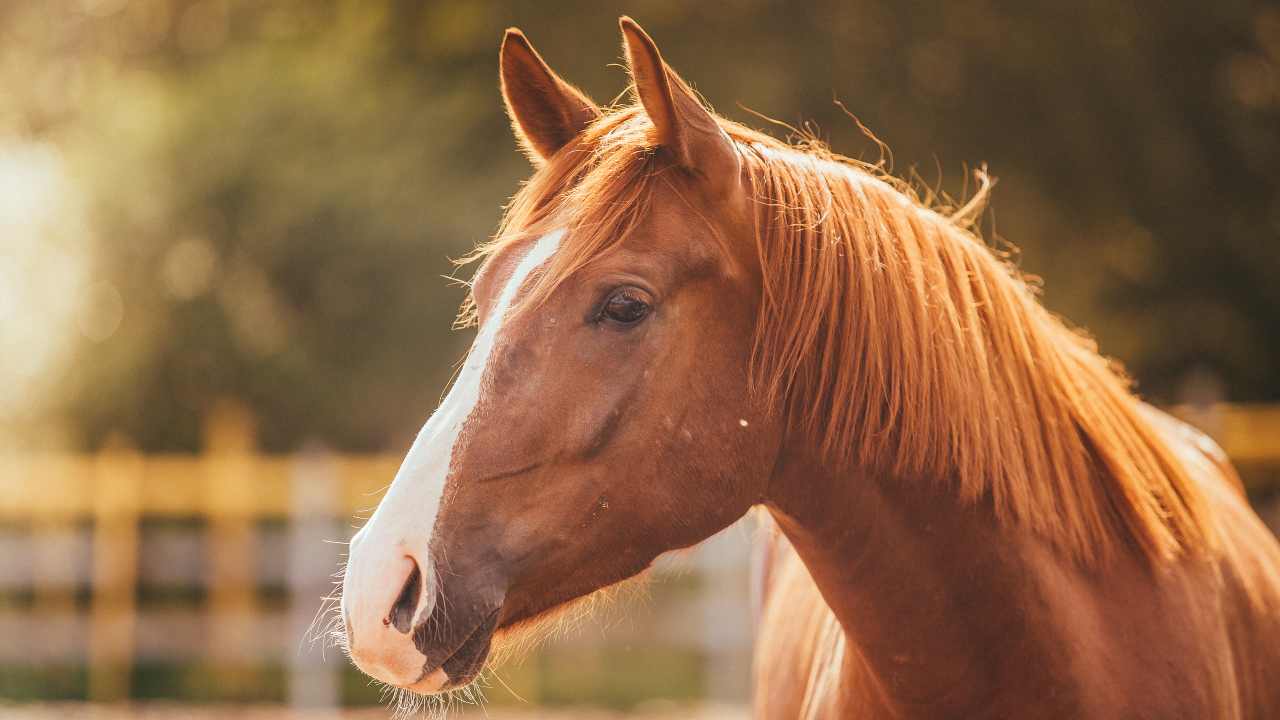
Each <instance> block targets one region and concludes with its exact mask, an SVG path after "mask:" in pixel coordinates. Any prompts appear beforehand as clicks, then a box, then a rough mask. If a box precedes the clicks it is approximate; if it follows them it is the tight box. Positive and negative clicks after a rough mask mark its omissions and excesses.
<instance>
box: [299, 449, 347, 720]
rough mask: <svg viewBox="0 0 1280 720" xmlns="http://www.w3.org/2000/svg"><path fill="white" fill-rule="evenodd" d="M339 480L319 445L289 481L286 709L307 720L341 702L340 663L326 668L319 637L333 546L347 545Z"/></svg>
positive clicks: (338, 550)
mask: <svg viewBox="0 0 1280 720" xmlns="http://www.w3.org/2000/svg"><path fill="white" fill-rule="evenodd" d="M339 480H340V478H339V477H338V472H337V468H336V467H335V460H334V457H333V455H332V454H331V453H329V452H328V451H327V450H326V449H325V448H324V447H323V446H320V445H310V446H308V447H307V448H305V449H304V450H303V451H302V453H300V454H299V455H298V458H297V460H296V461H295V462H294V464H293V468H292V473H291V476H290V498H291V500H290V511H291V514H292V518H291V521H290V523H289V577H288V580H289V594H290V604H289V618H290V628H291V630H292V631H291V632H290V637H293V638H297V639H298V642H299V647H298V650H297V652H295V653H293V654H291V656H290V662H289V704H290V705H291V706H292V707H293V708H294V709H295V710H297V711H299V714H301V712H302V711H303V710H306V711H309V712H310V713H311V714H309V715H308V717H312V716H314V715H315V714H316V713H317V711H321V710H335V709H336V708H337V707H338V706H339V705H340V704H341V702H342V697H341V694H342V687H341V676H340V674H339V673H340V668H341V667H342V665H343V662H342V660H343V659H342V657H341V655H339V654H337V651H336V650H334V651H332V652H333V653H334V654H335V655H337V657H336V658H333V659H334V660H336V662H333V663H330V664H329V665H327V666H326V665H325V664H324V660H325V654H326V646H327V645H329V638H327V637H323V636H320V635H319V633H322V632H323V631H324V629H325V627H326V624H327V620H328V617H327V614H328V612H329V611H330V610H331V609H332V608H331V607H330V602H331V601H330V600H328V599H327V598H328V597H329V595H330V593H331V592H332V591H333V589H334V585H333V577H332V576H333V571H334V569H335V568H337V567H338V563H339V561H340V560H341V557H342V555H343V553H342V551H343V550H344V549H345V547H346V546H345V545H340V544H338V543H339V542H340V541H342V540H345V539H346V533H344V532H343V527H342V524H341V523H340V522H339V520H338V517H339V515H340V514H341V513H340V509H339V508H340V503H339V498H340V496H341V493H340V490H341V488H340V486H339ZM318 612H319V613H320V614H318ZM313 622H314V623H315V626H314V627H313V625H312V623H313ZM313 633H316V634H313ZM335 713H336V710H335Z"/></svg>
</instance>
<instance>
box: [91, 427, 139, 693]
mask: <svg viewBox="0 0 1280 720" xmlns="http://www.w3.org/2000/svg"><path fill="white" fill-rule="evenodd" d="M142 475H143V459H142V456H141V455H139V454H138V453H137V452H135V451H134V450H133V449H132V448H131V447H130V446H129V444H128V443H127V442H126V441H124V440H123V439H122V438H113V439H111V440H109V441H108V442H107V444H106V445H105V446H104V448H103V450H102V452H101V453H100V454H99V455H98V457H97V458H96V459H95V461H94V468H93V498H94V503H93V514H94V524H93V574H92V600H91V605H90V610H89V699H90V700H92V701H94V702H110V701H121V700H127V699H128V698H129V692H130V676H131V674H132V671H133V649H134V629H135V627H136V624H137V616H136V612H137V599H136V597H135V593H136V591H137V584H138V583H137V580H138V510H139V506H140V502H139V501H140V498H141V490H142Z"/></svg>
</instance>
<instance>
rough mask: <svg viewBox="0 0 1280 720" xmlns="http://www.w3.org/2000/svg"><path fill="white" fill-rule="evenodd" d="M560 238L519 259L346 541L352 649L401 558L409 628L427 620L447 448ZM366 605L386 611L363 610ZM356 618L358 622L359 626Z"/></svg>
mask: <svg viewBox="0 0 1280 720" xmlns="http://www.w3.org/2000/svg"><path fill="white" fill-rule="evenodd" d="M563 236H564V230H556V231H554V232H551V233H548V234H547V235H544V236H543V237H541V238H539V239H538V241H537V242H536V243H534V245H533V247H532V248H531V249H530V250H529V251H528V252H527V253H526V254H525V256H524V257H523V258H522V259H521V260H520V263H519V264H518V265H517V266H516V268H515V270H514V271H513V272H512V274H511V277H510V279H508V280H507V284H506V285H505V286H504V287H503V289H502V293H501V294H500V295H499V296H498V300H497V303H496V304H495V305H494V306H493V310H492V312H490V313H489V317H488V319H487V320H486V321H485V323H484V324H483V325H482V326H481V327H480V331H479V332H478V333H477V334H476V339H475V341H474V342H473V343H472V345H471V351H470V352H469V353H468V354H467V359H466V361H465V362H464V363H463V365H462V372H461V373H459V374H458V379H457V381H455V382H454V384H453V387H452V388H451V389H450V390H449V394H448V395H446V396H445V399H444V401H443V402H442V403H440V407H439V408H437V409H436V411H435V412H434V413H433V414H432V415H431V418H430V419H428V420H427V423H426V425H424V426H423V427H422V430H421V431H420V432H419V433H418V437H417V439H416V440H414V442H413V447H411V448H410V449H409V454H408V455H406V456H405V459H404V462H403V463H401V465H400V470H399V471H398V472H397V473H396V477H395V480H394V481H392V483H391V487H390V488H389V489H388V490H387V494H386V496H385V497H383V499H382V502H381V503H379V504H378V509H377V510H375V511H374V513H373V517H371V518H369V522H367V523H365V526H364V527H363V528H361V529H360V531H359V532H357V533H356V535H355V537H353V538H352V539H351V548H350V550H351V552H350V559H349V562H348V566H347V573H346V577H345V578H344V580H343V593H342V604H343V610H344V612H345V613H346V614H347V617H348V618H350V620H351V622H352V624H353V625H357V626H359V627H356V628H354V629H355V630H356V632H355V633H354V634H355V641H356V643H361V641H362V638H361V633H362V632H365V633H368V632H370V630H366V629H365V628H367V627H369V626H370V625H371V624H372V620H373V619H375V618H376V619H377V622H378V623H379V624H380V623H381V618H384V617H386V616H387V614H388V613H389V612H390V610H391V603H393V602H394V601H395V598H396V597H397V596H398V594H399V591H400V587H401V585H403V583H404V582H405V580H406V579H407V578H408V568H409V565H408V564H407V561H406V558H407V557H412V558H414V559H415V560H416V561H417V562H418V565H419V569H420V570H421V572H422V581H423V583H422V591H421V594H420V596H419V599H418V607H417V609H416V611H415V613H414V618H415V622H419V621H421V620H423V619H425V618H426V617H427V616H428V615H429V614H430V613H431V610H432V609H433V606H434V603H435V597H436V583H437V580H436V572H435V567H434V563H433V562H432V558H431V555H430V551H429V548H428V543H429V542H430V540H431V533H432V531H433V530H434V528H435V523H436V515H437V513H438V512H439V510H440V500H441V497H442V496H443V494H444V484H445V479H446V478H448V476H449V465H450V461H451V458H452V455H453V448H454V445H455V444H456V443H457V440H458V435H459V433H460V432H461V430H462V427H463V425H464V424H465V423H466V421H467V418H469V417H470V416H471V412H472V411H473V410H474V409H475V407H476V403H477V402H478V401H479V400H480V389H481V388H480V382H481V380H482V378H483V377H484V374H485V368H486V367H487V365H488V363H489V358H490V356H491V355H492V353H493V348H494V345H495V344H496V342H497V338H498V334H499V333H500V332H501V330H502V322H503V318H504V316H505V315H506V312H507V310H508V309H509V308H510V307H511V303H512V302H513V301H514V300H515V296H516V293H517V292H518V291H519V290H520V286H521V285H522V284H523V283H524V281H525V279H526V278H527V277H528V276H529V273H531V272H533V270H534V269H535V268H537V267H538V266H539V265H541V264H542V263H544V262H546V261H547V260H548V259H549V258H550V257H551V256H552V255H553V254H554V253H555V251H556V249H557V248H558V247H559V245H560V240H561V238H562V237H563ZM375 583H382V584H386V583H390V586H389V587H378V586H375V585H374V584H375ZM370 603H377V604H385V605H386V607H379V606H369V605H370ZM361 619H364V620H365V622H360V620H361ZM375 627H376V626H375ZM401 637H403V636H401Z"/></svg>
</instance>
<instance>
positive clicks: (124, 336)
mask: <svg viewBox="0 0 1280 720" xmlns="http://www.w3.org/2000/svg"><path fill="white" fill-rule="evenodd" d="M621 13H628V14H631V15H633V16H634V17H636V19H637V20H639V21H640V22H641V23H643V24H644V25H645V27H646V29H647V30H648V31H649V32H650V33H651V34H653V35H654V37H655V38H656V39H657V40H658V42H659V44H660V45H661V47H662V50H663V53H664V54H665V56H666V58H667V60H668V61H669V62H670V63H671V64H672V65H674V66H675V67H676V68H677V69H678V70H679V71H681V73H682V74H683V75H684V76H685V77H686V78H688V79H689V80H691V81H692V82H693V83H694V84H695V85H696V86H697V87H698V89H699V90H700V91H701V92H702V93H703V94H704V95H705V96H706V97H707V99H708V100H709V101H710V102H711V103H712V104H713V105H714V106H715V107H716V109H717V110H718V111H720V112H721V113H722V114H724V115H726V116H728V117H730V118H734V119H737V120H741V121H743V122H746V123H747V124H749V125H753V126H756V127H765V126H766V125H767V124H766V123H764V122H763V121H762V120H761V119H760V118H758V117H756V116H755V115H753V114H752V112H749V111H748V108H749V109H750V110H751V111H755V112H759V113H762V114H764V115H766V116H769V117H771V118H776V119H778V120H781V121H784V122H787V123H790V124H791V125H794V126H797V127H800V126H806V127H809V128H810V129H812V130H814V131H815V132H817V133H818V134H819V135H820V136H822V137H824V138H827V139H828V140H829V141H830V142H831V144H832V145H833V146H834V147H835V148H836V149H837V150H839V151H842V152H844V153H845V154H848V155H851V156H855V157H861V158H864V159H870V160H874V159H876V158H877V157H878V156H879V151H878V149H877V148H876V146H875V145H874V144H872V143H871V142H869V141H868V140H867V139H866V138H865V137H864V136H863V135H862V134H861V133H860V131H859V130H858V128H857V127H856V125H855V124H854V123H853V122H852V121H851V120H850V119H849V118H848V117H847V116H846V115H845V114H844V112H843V110H841V108H840V107H839V106H838V105H837V104H836V103H835V102H833V100H839V101H841V102H843V103H844V104H845V105H847V106H848V108H849V109H850V110H851V111H852V112H853V113H854V114H856V115H857V117H858V118H859V119H860V120H861V121H862V122H863V123H864V124H865V125H867V126H868V127H869V128H871V129H872V130H873V131H874V132H875V133H876V134H877V135H878V136H879V137H880V138H881V139H883V140H884V141H885V142H886V143H887V144H888V145H889V147H891V148H892V149H893V151H894V157H893V168H894V169H895V171H896V172H897V173H898V174H900V175H913V176H915V177H917V179H918V180H919V181H920V182H921V183H922V184H924V185H927V186H929V187H933V188H938V189H941V190H943V191H946V192H948V193H950V194H952V195H956V196H961V195H963V194H964V192H965V178H966V175H967V173H966V168H967V167H973V166H975V165H977V164H980V163H984V162H985V163H987V164H988V165H989V167H990V169H991V171H992V173H993V174H994V175H996V176H998V177H999V179H1000V182H999V185H998V187H997V189H996V193H995V199H994V203H993V208H992V210H991V211H990V212H989V213H988V214H987V216H986V218H985V220H984V230H985V233H986V234H987V236H988V237H991V238H997V239H1000V240H1007V241H1009V242H1011V243H1014V244H1016V245H1017V246H1018V247H1019V248H1021V252H1020V254H1019V255H1018V256H1017V261H1018V263H1019V264H1020V266H1021V267H1022V268H1023V269H1024V270H1025V271H1027V272H1029V273H1032V274H1035V275H1038V276H1040V277H1042V278H1043V279H1044V300H1045V303H1046V304H1047V305H1048V306H1049V307H1050V308H1052V309H1053V310H1054V311H1056V312H1059V313H1062V314H1064V315H1065V316H1067V317H1069V318H1071V319H1072V320H1073V321H1075V322H1076V323H1078V324H1080V325H1082V326H1084V327H1087V328H1088V329H1089V330H1090V331H1091V332H1092V333H1094V334H1095V335H1096V337H1097V338H1098V339H1099V341H1100V343H1101V346H1102V348H1103V350H1104V351H1105V352H1107V353H1108V354H1111V355H1113V356H1115V357H1117V358H1118V359H1120V360H1121V361H1122V362H1123V363H1124V364H1125V365H1126V366H1127V367H1128V368H1129V370H1130V371H1131V372H1132V373H1133V375H1134V376H1135V377H1136V379H1137V381H1138V387H1139V389H1140V391H1141V392H1142V393H1143V394H1144V395H1145V396H1146V397H1148V398H1149V399H1151V400H1152V401H1154V402H1156V403H1158V404H1161V405H1165V406H1171V407H1175V408H1176V410H1177V412H1179V413H1180V414H1182V415H1183V416H1184V417H1188V418H1190V419H1191V420H1193V421H1194V422H1196V423H1197V424H1199V425H1200V426H1201V427H1203V428H1205V429H1206V430H1208V431H1209V432H1210V433H1212V434H1214V435H1215V436H1216V437H1217V438H1218V439H1219V440H1220V441H1221V442H1222V443H1224V444H1225V445H1226V446H1227V449H1228V451H1229V452H1231V454H1232V455H1233V458H1234V459H1235V461H1236V462H1237V464H1238V465H1239V467H1240V469H1241V470H1242V473H1243V474H1244V476H1245V478H1246V481H1247V483H1248V485H1249V488H1250V492H1251V496H1252V498H1253V499H1254V501H1255V503H1256V505H1257V507H1258V508H1259V511H1260V512H1261V513H1262V514H1263V515H1264V517H1265V518H1267V519H1268V521H1269V522H1270V523H1272V526H1273V527H1277V526H1280V409H1278V408H1280V405H1277V403H1280V282H1277V281H1276V278H1277V277H1280V6H1277V5H1276V4H1274V3H1263V2H1255V1H1250V0H1222V1H1220V2H1214V3H1178V4H1177V5H1176V8H1175V7H1173V6H1164V5H1157V4H1153V3H1141V2H1127V1H1123V0H1121V1H1116V0H1089V1H1086V2H1082V3H1071V4H1064V3H1060V2H1055V3H1051V2H994V1H990V2H989V1H986V0H955V1H952V2H946V3H925V2H900V1H897V0H845V1H839V2H837V1H834V0H809V2H805V3H782V2H766V1H764V0H732V1H726V2H721V3H684V2H674V1H672V0H636V1H635V2H630V3H626V4H620V3H612V2H586V1H582V2H555V3H551V2H511V3H500V2H489V1H483V0H457V1H454V2H423V1H422V0H360V1H359V2H357V1H355V0H350V1H338V0H289V1H286V0H47V1H38V0H6V1H5V2H0V638H3V641H0V714H4V715H5V717H17V718H28V717H30V718H36V717H41V718H43V717H62V716H68V715H73V714H90V715H92V716H94V717H117V716H118V717H122V718H123V717H132V716H134V714H137V716H139V717H153V716H154V717H173V716H185V715H189V716H192V717H209V718H214V717H219V718H220V717H225V716H227V714H228V712H229V711H226V710H225V709H219V708H225V707H226V706H225V704H226V703H250V704H253V706H254V710H253V711H252V712H251V713H250V714H248V715H245V717H251V716H255V715H254V714H256V713H260V714H262V716H263V717H274V716H275V715H277V714H280V713H284V712H286V711H285V710H283V708H293V711H296V712H300V713H303V714H304V715H305V716H306V717H320V716H323V715H325V714H326V713H329V712H337V710H336V708H340V707H348V708H357V709H358V708H359V707H362V706H363V707H367V708H371V709H366V710H363V711H361V710H356V712H364V713H369V714H370V715H371V716H373V717H382V716H385V715H386V712H387V711H386V710H383V709H380V708H379V707H378V706H377V705H376V703H377V702H378V699H379V694H380V692H379V689H378V688H376V687H371V686H370V685H368V684H367V682H366V681H365V680H364V679H362V677H361V676H359V674H358V673H356V672H355V671H354V670H353V669H351V668H350V667H349V666H348V665H347V663H346V662H345V661H344V660H343V659H342V658H341V657H340V656H339V655H338V654H336V653H334V652H332V651H330V652H328V653H327V655H326V656H323V657H322V654H321V652H320V649H319V648H317V647H313V646H312V645H310V644H309V643H307V642H306V641H305V640H304V637H305V636H306V634H307V632H306V631H307V628H308V627H309V625H310V623H311V621H312V618H313V617H314V615H315V613H316V611H317V609H318V608H319V607H320V598H321V597H322V596H324V595H325V594H326V593H327V592H328V591H329V589H330V587H331V586H330V581H331V578H330V577H329V576H330V573H332V572H333V570H334V569H335V568H336V566H337V564H338V562H339V558H340V553H341V550H342V544H341V543H343V542H345V541H346V540H347V539H348V538H349V536H350V534H351V533H352V531H353V525H358V523H359V522H360V520H359V518H360V517H367V513H368V511H369V510H370V509H371V508H372V507H373V506H374V505H375V504H376V502H377V499H378V495H379V493H380V491H381V490H382V489H383V488H384V487H385V485H386V484H387V483H388V482H389V481H390V479H391V477H392V476H393V474H394V470H395V467H396V466H397V464H398V462H399V459H400V456H401V454H402V453H403V451H404V450H405V449H406V448H407V447H408V444H409V442H410V441H411V439H412V437H413V435H414V434H415V433H416V431H417V429H418V428H419V426H420V424H421V422H422V421H423V419H424V418H425V417H426V416H427V415H428V414H429V412H430V411H431V410H432V409H433V408H434V406H435V404H436V402H437V400H438V399H439V397H440V396H441V393H442V390H443V389H444V387H445V385H446V383H447V381H448V379H449V377H450V375H451V371H452V368H453V367H454V363H455V362H456V361H457V360H458V359H459V358H460V356H461V353H462V352H463V350H464V348H465V347H466V345H467V344H468V343H469V342H470V337H471V332H470V331H460V332H454V331H451V330H450V324H451V321H452V319H453V316H454V313H455V310H456V309H457V307H458V305H459V303H460V301H461V300H462V298H463V292H464V291H463V289H462V288H461V287H459V285H458V284H457V283H455V282H451V281H450V280H448V279H447V278H448V277H449V276H451V275H454V274H455V272H457V271H456V270H455V268H454V266H453V265H452V264H451V262H450V258H456V257H459V256H461V255H463V254H464V253H465V252H466V251H467V250H468V249H469V248H470V247H471V246H472V245H473V244H474V243H476V242H477V241H480V240H483V239H485V238H486V237H487V236H488V235H489V233H491V232H492V230H493V229H494V227H495V226H496V224H497V221H498V219H499V216H500V213H501V208H502V206H503V203H504V201H505V200H506V199H507V198H508V197H509V196H510V195H511V193H513V192H514V191H515V189H516V187H517V184H518V183H519V181H520V180H521V179H523V178H524V177H526V176H527V175H528V174H529V168H528V166H527V164H526V162H525V160H524V158H523V157H522V156H521V155H520V154H519V153H518V152H516V150H515V145H514V142H513V141H512V139H511V136H510V132H509V129H508V126H507V120H506V118H505V116H504V114H503V110H502V105H501V101H500V96H499V93H498V89H497V65H496V60H497V48H498V42H499V39H500V36H501V32H502V30H503V29H504V28H505V27H507V26H510V25H518V26H520V27H522V28H523V29H524V30H525V31H526V32H527V33H528V34H529V36H530V38H531V39H532V40H533V42H534V43H535V44H536V45H537V46H538V48H539V49H540V50H541V51H542V53H543V54H544V56H545V57H546V58H547V60H548V61H549V62H550V63H551V64H552V65H553V66H554V67H555V68H556V69H557V70H558V71H560V72H561V73H562V74H563V75H564V76H565V77H567V78H568V79H570V80H571V81H573V82H576V83H578V84H579V85H580V86H581V87H582V88H584V89H585V90H586V91H587V92H588V93H589V94H591V95H592V96H593V97H595V98H596V99H597V100H598V101H602V102H608V101H610V100H612V99H613V98H615V97H616V96H617V95H618V93H619V92H620V91H621V90H622V89H623V87H624V85H625V83H626V75H625V72H624V71H623V70H622V69H621V66H620V51H619V46H620V40H619V38H618V35H617V30H616V20H617V16H618V15H619V14H621ZM806 124H807V125H806ZM461 272H462V276H463V277H464V278H465V277H466V276H468V275H469V273H470V270H469V269H466V270H463V271H461ZM353 518H354V519H353ZM750 532H751V531H750V528H749V527H735V528H731V529H730V531H728V532H727V533H725V534H724V535H722V536H719V537H717V538H716V539H714V540H713V541H712V542H710V543H708V544H707V545H706V546H704V547H702V548H699V549H698V550H696V551H693V552H691V553H689V554H687V555H686V556H684V557H682V558H678V559H676V560H673V561H671V562H669V563H666V564H664V565H663V566H662V568H660V569H659V571H658V572H657V573H655V574H654V578H653V580H652V581H651V582H650V583H649V584H648V586H647V587H646V588H645V589H643V590H640V591H637V592H624V593H620V595H619V597H618V599H617V600H615V601H614V602H613V603H612V604H611V605H610V607H609V608H608V609H606V610H605V611H604V612H603V613H602V614H601V615H600V616H599V617H597V618H595V619H588V620H585V621H583V622H582V623H581V628H580V629H579V630H578V631H576V632H570V633H567V634H566V635H565V637H563V638H561V639H558V640H555V641H552V642H551V643H549V644H548V645H546V646H545V647H544V648H543V649H541V650H540V651H538V652H536V653H534V654H532V655H531V656H529V657H528V658H526V659H525V660H524V661H523V662H521V663H518V664H511V665H508V666H507V667H506V668H505V669H503V670H502V671H501V672H500V673H499V677H500V680H495V681H493V682H492V683H491V685H492V687H490V688H488V689H487V690H486V694H487V695H488V696H489V698H490V700H491V702H492V707H493V709H492V710H491V713H492V716H493V717H502V716H505V715H504V714H505V713H507V712H516V713H519V714H520V716H522V717H524V716H534V715H536V716H537V717H556V718H559V717H591V718H594V717H611V716H612V714H613V713H633V712H634V713H640V714H643V715H647V716H652V717H659V716H664V715H667V716H679V717H690V716H691V715H692V714H693V713H695V712H696V713H701V714H702V716H705V717H708V718H711V717H715V718H720V717H725V718H729V717H742V716H743V713H744V710H743V707H744V703H745V701H746V697H747V689H748V668H749V652H750V643H751V637H750V628H749V624H748V613H747V610H746V607H745V603H746V597H747V596H746V587H747V581H746V570H745V560H744V559H745V557H746V552H747V545H748V541H749V538H750ZM89 702H92V703H94V704H93V705H89V704H87V703H89ZM50 703H57V704H53V705H50ZM99 703H103V704H109V706H110V707H111V708H114V709H113V710H111V711H109V712H107V711H103V712H104V713H106V714H93V713H97V712H98V710H96V709H94V708H99V707H105V705H103V706H99V705H98V704H99ZM273 708H279V709H280V710H278V711H277V710H275V709H273ZM507 708H513V709H511V710H508V709H507ZM235 712H236V713H237V714H245V712H249V711H235ZM544 712H545V713H548V714H546V715H542V714H540V713H544Z"/></svg>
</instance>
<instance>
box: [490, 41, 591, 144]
mask: <svg viewBox="0 0 1280 720" xmlns="http://www.w3.org/2000/svg"><path fill="white" fill-rule="evenodd" d="M498 64H499V67H500V68H501V72H500V75H501V78H502V99H503V100H504V101H505V102H506V104H507V115H509V116H510V117H511V128H512V129H513V130H514V131H515V134H516V139H517V140H518V141H519V143H520V146H521V148H522V149H523V150H524V152H525V154H526V155H528V156H529V159H530V160H531V161H533V163H534V164H535V165H539V164H541V163H542V162H544V161H546V160H547V159H548V158H550V157H551V156H552V155H554V154H555V153H556V151H557V150H559V149H560V148H562V147H564V146H565V145H567V144H569V141H570V140H573V138H574V137H576V136H577V135H578V133H580V132H582V129H583V128H585V127H586V126H587V125H589V124H591V122H592V121H594V120H595V119H596V118H598V117H600V109H599V108H597V107H596V104H595V103H593V102H591V98H589V97H587V96H586V95H584V94H583V93H582V91H581V90H579V89H577V88H575V87H574V86H572V85H570V84H569V83H567V82H565V81H564V80H562V79H561V78H560V76H559V75H556V74H555V72H554V71H552V70H551V68H550V67H549V66H548V65H547V63H546V62H545V61H544V60H543V59H542V56H541V55H539V54H538V51H537V50H534V49H533V45H531V44H530V43H529V39H528V38H526V37H525V36H524V33H522V32H520V30H519V29H517V28H508V29H507V32H506V34H505V35H504V36H503V37H502V49H501V50H500V51H499V53H498Z"/></svg>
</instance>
